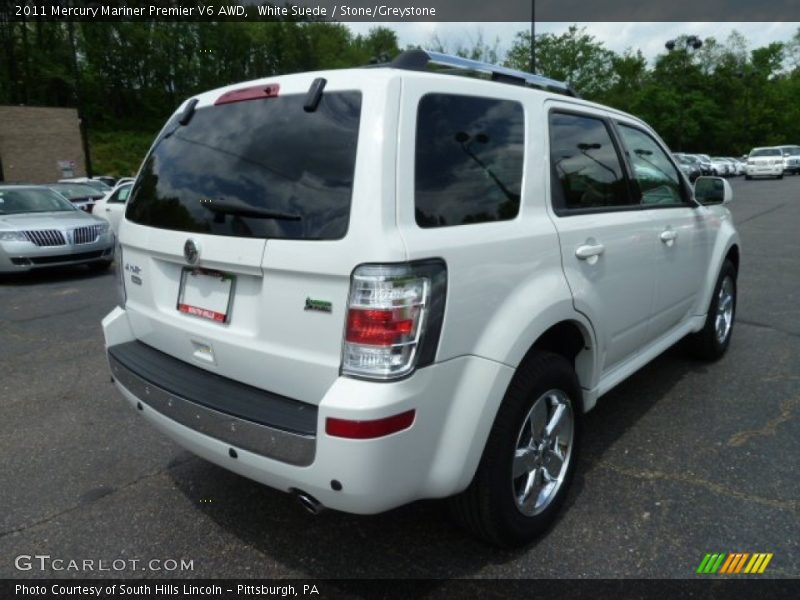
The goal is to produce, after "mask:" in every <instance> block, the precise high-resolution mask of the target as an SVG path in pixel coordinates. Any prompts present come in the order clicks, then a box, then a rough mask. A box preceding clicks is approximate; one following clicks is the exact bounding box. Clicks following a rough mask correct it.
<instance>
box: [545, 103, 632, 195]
mask: <svg viewBox="0 0 800 600" xmlns="http://www.w3.org/2000/svg"><path fill="white" fill-rule="evenodd" d="M550 168H551V170H552V194H553V203H554V205H555V208H556V209H559V208H561V209H593V208H608V207H624V206H630V205H632V204H634V201H633V199H632V198H631V195H630V190H629V188H628V183H627V181H626V180H625V176H624V175H623V169H622V164H621V162H620V158H619V154H618V153H617V150H616V148H615V147H614V143H613V141H612V140H611V134H610V133H609V131H608V128H607V126H606V124H605V122H604V121H603V120H602V119H598V118H595V117H589V116H583V115H574V114H568V113H558V112H553V113H550Z"/></svg>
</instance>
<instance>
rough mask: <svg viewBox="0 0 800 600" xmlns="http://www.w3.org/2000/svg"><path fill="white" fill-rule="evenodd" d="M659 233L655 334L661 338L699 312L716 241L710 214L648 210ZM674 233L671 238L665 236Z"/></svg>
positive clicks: (700, 209)
mask: <svg viewBox="0 0 800 600" xmlns="http://www.w3.org/2000/svg"><path fill="white" fill-rule="evenodd" d="M645 212H646V214H647V215H648V217H649V218H650V219H651V221H652V223H653V225H654V227H655V230H656V232H657V234H658V237H657V239H658V241H657V243H656V252H655V256H656V264H655V270H656V272H657V273H658V277H657V280H656V292H655V302H654V307H653V308H654V310H653V321H652V333H653V335H654V336H655V337H658V336H660V335H662V334H664V333H666V332H667V331H669V330H670V329H672V328H673V327H675V326H677V325H678V324H680V323H681V322H682V321H684V320H685V319H687V318H689V317H690V316H691V315H692V314H695V313H696V310H695V306H696V304H697V302H698V297H699V296H700V294H701V292H702V290H703V282H704V281H705V274H706V268H707V265H708V261H709V259H710V253H711V247H712V242H713V238H712V236H711V232H710V229H709V223H708V217H707V211H705V210H704V209H702V208H692V207H688V206H687V207H685V208H666V209H660V210H649V211H645ZM666 234H671V235H666Z"/></svg>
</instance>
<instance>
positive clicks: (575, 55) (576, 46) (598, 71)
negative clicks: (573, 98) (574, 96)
mask: <svg viewBox="0 0 800 600" xmlns="http://www.w3.org/2000/svg"><path fill="white" fill-rule="evenodd" d="M530 48H531V34H530V32H529V31H521V32H519V33H517V35H516V37H515V39H514V43H513V44H512V46H511V49H510V50H509V52H508V54H507V55H506V60H505V64H506V66H509V67H512V68H514V69H522V70H528V71H529V70H530V64H531V63H530ZM613 58H614V53H613V52H612V51H611V50H608V49H607V48H606V47H605V46H604V45H603V43H602V42H599V41H597V40H596V39H595V37H594V36H592V35H590V34H589V33H587V32H586V28H585V27H581V28H578V27H577V26H575V25H572V26H571V27H570V28H569V29H568V30H567V31H566V32H564V33H562V34H561V35H555V34H552V33H543V34H540V35H537V36H536V71H537V72H538V73H540V74H542V75H544V76H546V77H550V78H552V79H556V80H558V81H566V82H568V83H569V84H570V85H572V87H574V88H575V89H576V90H577V91H578V93H579V94H581V96H583V97H585V98H590V99H595V98H599V97H600V96H602V95H603V94H604V93H605V92H607V91H608V89H609V87H610V86H611V84H612V82H613V80H614V63H613Z"/></svg>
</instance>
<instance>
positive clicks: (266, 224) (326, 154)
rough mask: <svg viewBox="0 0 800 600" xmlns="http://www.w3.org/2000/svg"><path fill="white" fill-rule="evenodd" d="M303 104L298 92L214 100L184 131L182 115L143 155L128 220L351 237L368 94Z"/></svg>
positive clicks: (207, 229) (242, 232)
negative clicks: (224, 101)
mask: <svg viewBox="0 0 800 600" xmlns="http://www.w3.org/2000/svg"><path fill="white" fill-rule="evenodd" d="M304 100H305V95H304V94H302V95H300V94H298V95H289V96H280V97H277V98H265V99H258V100H248V101H245V102H236V103H232V104H223V105H220V106H209V107H206V108H201V109H198V110H197V111H196V112H195V114H194V116H193V118H192V119H191V121H190V122H189V124H188V125H186V126H185V127H181V126H178V123H177V118H176V117H174V118H173V119H172V121H171V122H170V123H169V124H168V125H167V128H166V129H165V133H164V135H163V136H162V138H161V139H160V141H159V142H158V143H157V144H156V146H155V148H154V150H153V151H152V152H151V154H150V155H149V156H148V157H147V159H146V160H145V163H144V165H143V167H142V172H141V174H140V176H139V178H138V179H137V181H136V185H135V186H134V188H133V191H132V192H131V196H130V201H129V202H128V208H127V211H126V216H127V218H128V219H129V220H131V221H133V222H135V223H139V224H141V225H149V226H151V227H160V228H163V229H173V230H177V231H187V232H198V233H208V234H213V235H224V236H236V237H259V238H262V237H263V238H289V239H339V238H341V237H344V235H345V233H346V232H347V225H348V221H349V216H350V199H351V196H352V190H353V175H354V171H355V160H356V146H357V140H358V126H359V120H360V115H361V94H360V93H359V92H330V93H324V94H323V95H322V100H321V101H320V103H319V106H318V107H317V110H316V111H314V112H305V111H304V110H303V102H304ZM230 207H238V209H239V210H237V211H235V212H238V213H239V214H232V213H231V211H230V210H229V208H230ZM254 212H263V213H272V214H273V215H276V214H277V215H284V216H290V217H291V219H286V218H263V217H256V216H253V214H252V213H254ZM242 213H245V214H242ZM248 213H249V214H248Z"/></svg>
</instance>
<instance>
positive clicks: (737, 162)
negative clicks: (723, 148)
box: [725, 156, 745, 175]
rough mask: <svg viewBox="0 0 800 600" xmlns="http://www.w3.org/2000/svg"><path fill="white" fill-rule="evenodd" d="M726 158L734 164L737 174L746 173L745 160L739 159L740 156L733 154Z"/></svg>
mask: <svg viewBox="0 0 800 600" xmlns="http://www.w3.org/2000/svg"><path fill="white" fill-rule="evenodd" d="M725 160H727V161H728V162H730V163H731V164H732V165H733V167H734V169H735V170H736V175H744V167H745V163H744V162H743V161H741V160H739V159H738V158H734V157H732V156H726V157H725Z"/></svg>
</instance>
